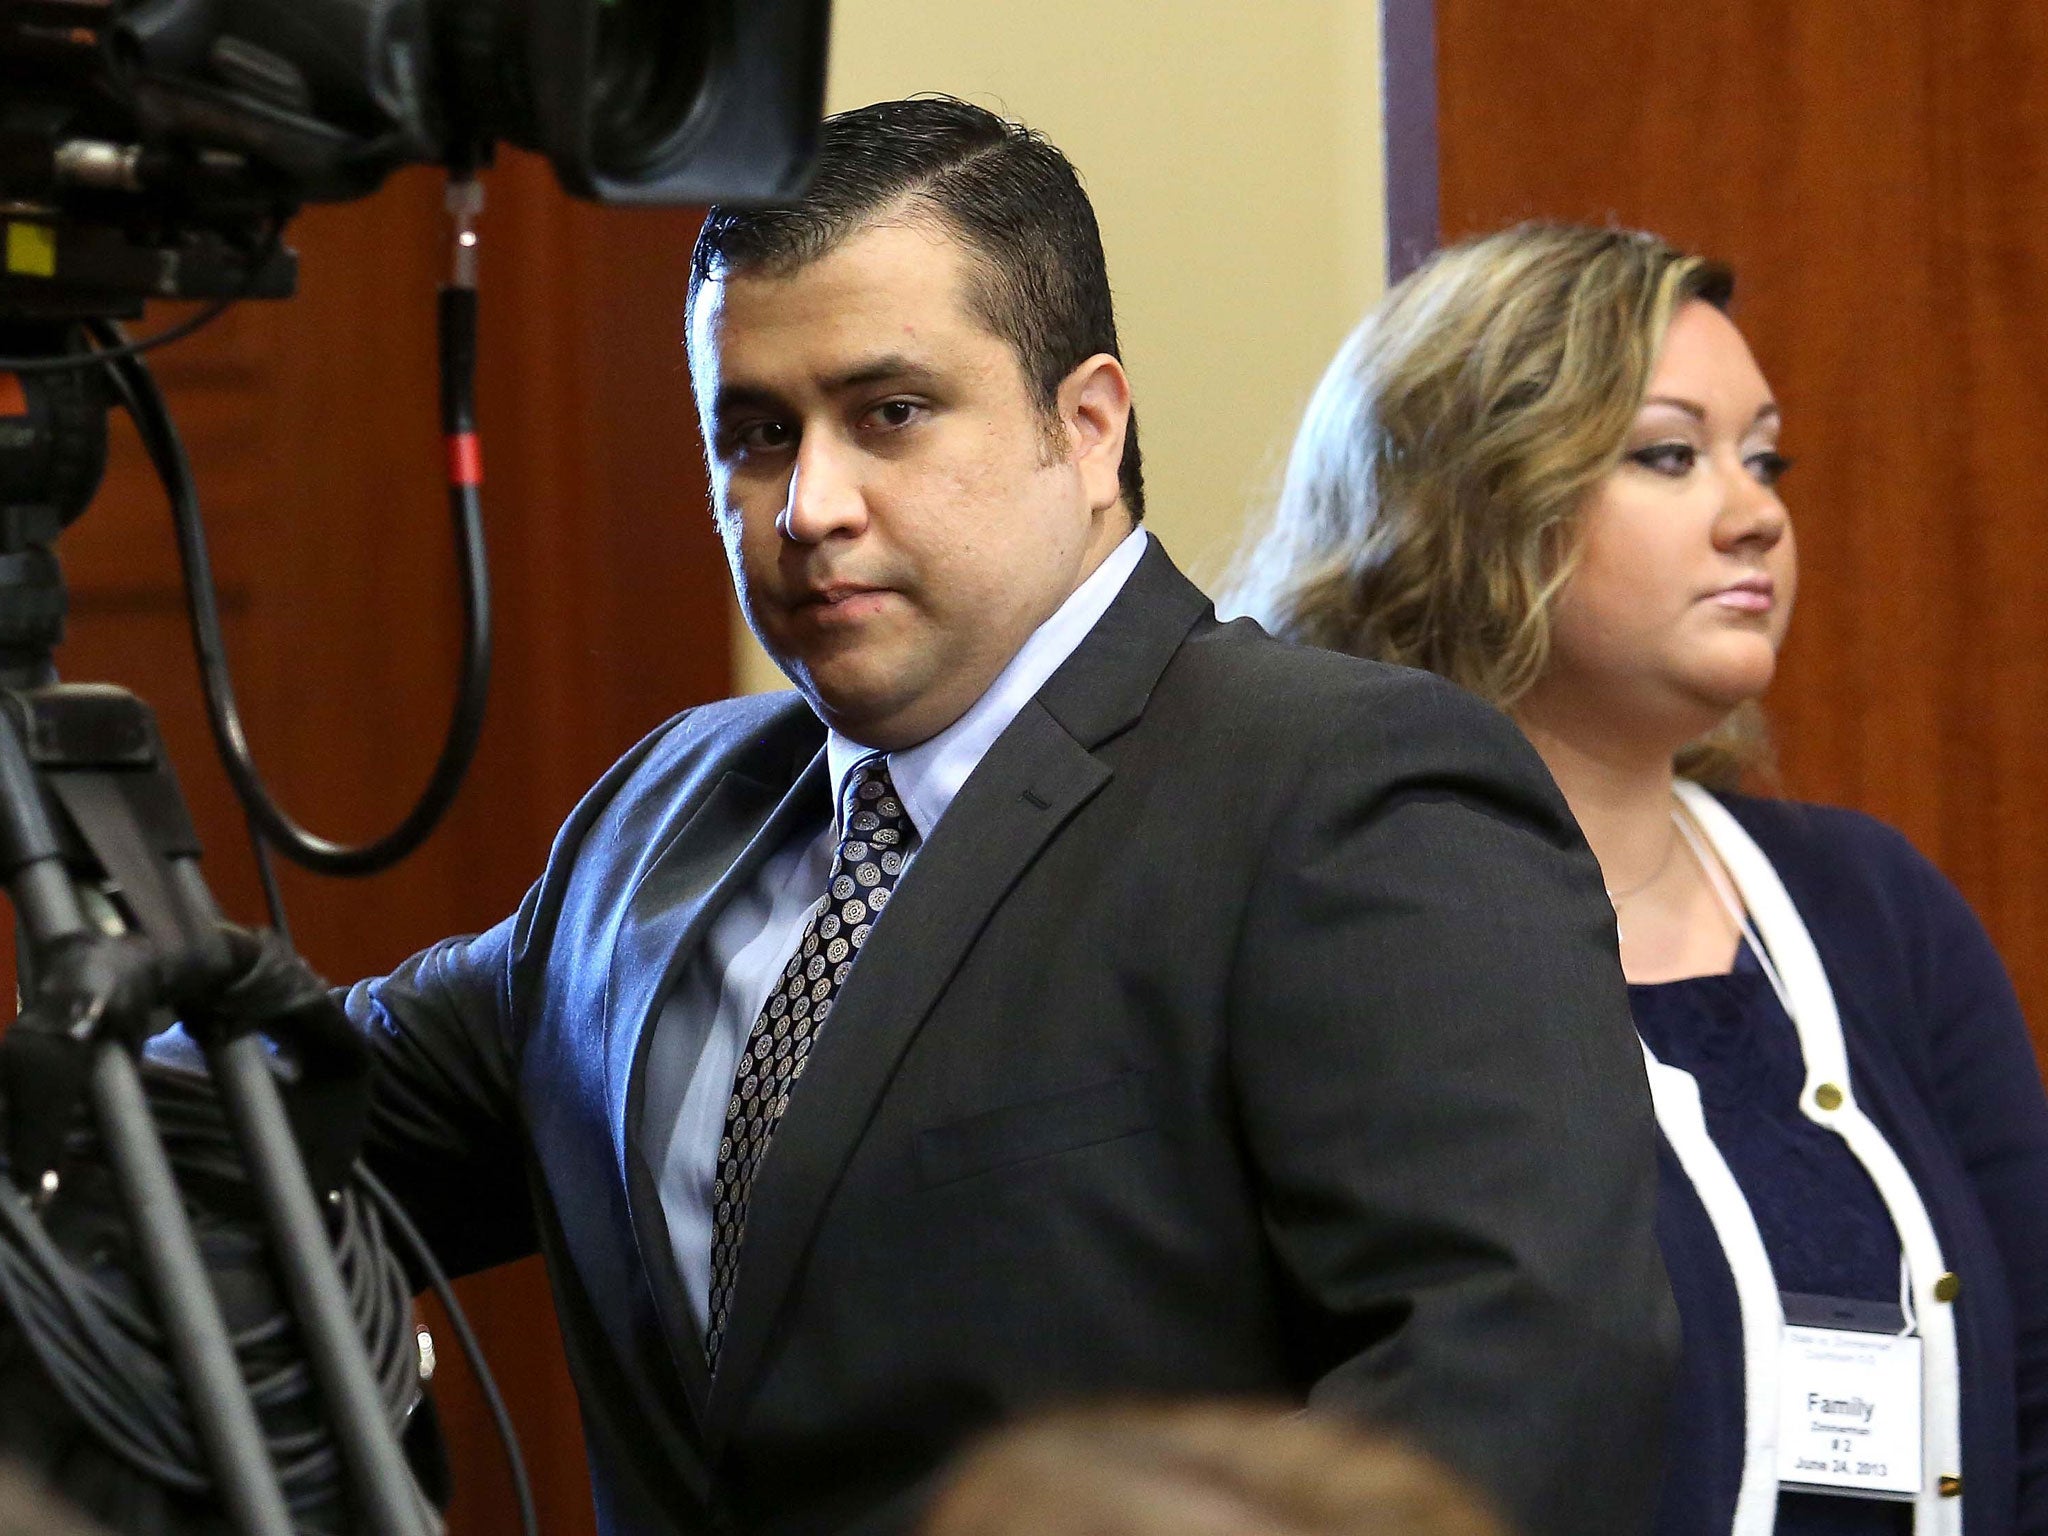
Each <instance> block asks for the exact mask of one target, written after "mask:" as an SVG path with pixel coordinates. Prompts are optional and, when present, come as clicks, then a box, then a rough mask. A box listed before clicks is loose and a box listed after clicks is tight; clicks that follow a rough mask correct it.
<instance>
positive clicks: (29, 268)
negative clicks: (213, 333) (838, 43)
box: [0, 0, 829, 316]
mask: <svg viewBox="0 0 2048 1536" xmlns="http://www.w3.org/2000/svg"><path fill="white" fill-rule="evenodd" d="M828 14H829V0H0V217H4V218H5V219H6V220H7V221H8V224H7V230H6V235H7V241H6V246H5V250H4V261H5V265H4V271H0V315H5V314H10V313H11V314H14V315H52V316H55V315H61V314H82V313H109V312H126V311H132V309H133V308H134V307H136V306H137V305H139V303H140V301H141V300H142V299H144V298H158V297H161V298H217V297H224V296H228V295H235V296H246V297H276V296H281V295H282V294H284V293H288V292H289V291H290V287H291V280H292V272H291V269H290V263H289V259H288V258H283V259H281V257H282V253H281V252H280V251H279V249H278V247H277V242H276V231H277V229H278V228H279V227H280V226H281V224H282V222H283V220H284V219H285V218H287V217H289V215H290V213H291V212H293V211H295V210H296V209H297V207H298V206H299V205H300V204H301V203H303V202H307V201H345V200H347V199H351V198H356V197H361V196H363V195H365V194H366V193H368V192H370V191H372V190H374V189H375V188H376V187H377V186H378V185H379V184H380V183H381V182H382V181H383V179H384V178H385V177H386V176H387V175H389V174H390V172H391V171H393V170H395V169H397V168H398V167H400V166H404V165H414V164H443V165H449V166H452V167H456V168H465V167H472V166H474V165H476V164H478V163H480V162H482V161H484V160H487V159H488V158H489V156H490V153H491V150H492V147H493V146H494V145H495V144H497V143H500V142H506V143H512V144H516V145H519V146H521V147H523V148H526V149H530V150H533V151H535V152H536V153H538V154H541V155H543V156H545V157H546V158H547V159H548V160H549V161H550V162H551V163H552V165H553V166H554V168H555V173H556V176H557V177H558V178H559V180H560V181H561V183H562V185H563V187H564V188H565V189H566V190H568V191H569V192H570V193H572V194H574V195H576V196H578V197H583V198H588V199H593V200H596V201H600V202H610V203H667V204H690V203H703V202H711V201H721V202H731V201H742V202H744V201H764V200H766V201H772V200H775V199H778V198H783V197H787V196H789V195H791V194H793V193H794V192H796V191H797V190H798V189H799V188H800V187H801V186H802V183H803V178H804V176H805V174H806V171H807V167H808V165H809V161H810V157H811V152H812V148H813V145H814V143H815V139H816V134H817V124H818V118H819V112H820V105H821V102H822V100H823V96H824V83H825V50H826V39H827V27H828ZM124 296H125V298H126V299H127V303H126V304H125V305H122V306H120V308H119V310H117V309H116V307H115V306H116V302H117V301H118V300H120V299H122V298H123V297H124Z"/></svg>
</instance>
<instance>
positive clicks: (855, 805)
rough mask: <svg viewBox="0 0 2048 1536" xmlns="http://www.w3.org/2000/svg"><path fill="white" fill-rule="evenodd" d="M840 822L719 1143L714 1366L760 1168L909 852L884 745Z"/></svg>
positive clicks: (753, 1038) (862, 768) (743, 1060)
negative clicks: (814, 904) (825, 871)
mask: <svg viewBox="0 0 2048 1536" xmlns="http://www.w3.org/2000/svg"><path fill="white" fill-rule="evenodd" d="M842 826H843V830H842V831H841V833H840V837H839V851H838V852H837V853H836V854H834V855H833V858H832V873H831V874H830V875H829V876H828V877H827V878H826V881H825V892H826V894H825V901H824V904H823V905H822V906H820V907H818V908H817V909H816V910H814V911H813V912H812V913H811V916H810V918H809V920H808V921H807V922H805V924H804V931H803V936H802V937H801V938H800V939H799V940H798V941H797V946H796V952H795V953H794V954H792V955H791V956H790V957H789V963H788V964H787V965H785V966H784V967H783V968H782V979H781V980H780V981H778V982H777V983H776V984H775V990H774V992H773V993H771V994H770V995H769V998H768V1003H767V1006H766V1007H764V1008H763V1009H762V1010H761V1016H760V1017H759V1018H757V1019H755V1020H754V1028H753V1031H752V1033H750V1034H749V1035H748V1036H747V1044H746V1049H745V1050H744V1051H743V1052H742V1053H741V1055H740V1059H739V1065H738V1067H737V1068H735V1069H734V1072H733V1086H732V1100H731V1102H730V1103H728V1104H727V1105H726V1106H725V1135H724V1138H723V1139H722V1140H721V1141H720V1142H719V1144H718V1172H717V1176H716V1178H715V1180H714V1181H713V1183H712V1186H711V1294H710V1302H711V1305H710V1314H711V1316H710V1324H709V1326H708V1327H707V1328H706V1329H705V1332H704V1358H705V1360H706V1362H707V1363H709V1365H710V1366H711V1368H712V1369H713V1370H716V1369H717V1368H718V1349H719V1345H720V1344H721V1343H722V1342H723V1341H724V1338H725V1324H726V1315H727V1313H728V1311H729V1310H730V1309H731V1306H732V1288H733V1280H734V1278H735V1277H736V1275H737V1274H738V1272H739V1254H740V1240H741V1239H742V1238H743V1237H744V1236H745V1235H746V1229H747V1196H748V1194H749V1192H750V1191H751V1190H752V1189H753V1187H754V1175H755V1173H756V1172H757V1171H758V1170H759V1169H760V1166H761V1158H762V1156H763V1154H765V1153H766V1152H767V1150H768V1141H769V1138H770V1137H772V1136H773V1135H774V1134H775V1127H776V1125H777V1124H778V1123H779V1122H780V1121H781V1119H782V1116H783V1113H784V1112H785V1111H786V1110H787V1109H788V1108H789V1095H790V1091H791V1090H792V1089H793V1088H794V1087H795V1086H796V1080H797V1079H798V1078H800V1077H802V1076H803V1075H804V1062H805V1061H806V1060H807V1059H808V1058H809V1056H810V1053H811V1046H812V1044H813V1043H814V1042H815V1041H816V1040H817V1038H818V1033H819V1031H820V1030H822V1029H823V1028H824V1025H825V1017H826V1015H827V1014H829V1013H831V1011H832V1004H833V1002H834V1000H835V999H836V998H837V997H838V995H839V990H840V988H841V987H843V986H845V985H846V978H847V975H848V974H849V973H850V972H851V971H852V970H853V962H854V957H855V956H857V955H858V954H859V953H860V951H861V946H862V945H864V944H866V943H867V940H868V930H869V928H870V927H871V926H872V925H873V923H874V921H875V919H876V918H877V917H879V916H880V915H881V912H882V909H883V908H884V907H886V906H887V905H888V904H889V897H890V895H891V894H892V893H893V892H894V890H895V889H896V880H897V877H898V876H899V875H901V874H902V873H903V862H904V860H905V859H906V858H908V857H909V854H910V839H911V836H912V829H911V824H910V818H909V817H908V816H906V815H905V814H904V811H903V802H902V801H901V800H900V799H898V798H897V795H896V789H895V786H894V785H892V784H891V783H890V782H889V769H888V766H887V764H886V763H885V762H884V760H883V758H882V755H881V754H880V753H876V754H875V755H874V756H872V757H867V758H863V759H862V760H861V761H860V762H859V763H857V764H855V765H854V770H853V772H851V773H850V774H848V775H847V776H846V790H845V796H844V802H843V822H842Z"/></svg>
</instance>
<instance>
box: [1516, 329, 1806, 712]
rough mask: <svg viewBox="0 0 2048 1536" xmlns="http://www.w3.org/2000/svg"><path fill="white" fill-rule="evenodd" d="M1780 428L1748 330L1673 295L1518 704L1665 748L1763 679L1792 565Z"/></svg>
mask: <svg viewBox="0 0 2048 1536" xmlns="http://www.w3.org/2000/svg"><path fill="white" fill-rule="evenodd" d="M1778 427H1779V421H1778V407H1777V405H1776V404H1775V403H1774V402H1773V401H1772V399H1771V391H1770V386H1769V385H1767V384H1766V383H1765V382H1764V377H1763V374H1762V373H1761V372H1759V371H1758V369H1757V366H1756V359H1755V358H1753V357H1751V356H1750V352H1749V347H1748V344H1747V343H1745V342H1744V341H1743V339H1742V333H1741V332H1740V331H1738V330H1736V328H1735V326H1734V323H1733V322H1732V321H1730V320H1729V318H1728V317H1727V316H1726V315H1724V314H1722V313H1721V311H1720V310H1718V309H1716V308H1714V307H1713V306H1712V305H1711V304H1706V303H1702V302H1700V301H1698V300H1694V301H1692V302H1690V303H1688V304H1686V305H1685V306H1683V307H1682V308H1681V309H1680V310H1679V311H1678V313H1677V314H1676V315H1675V316H1674V317H1673V319H1672V321H1671V328H1670V330H1669V331H1668V332H1667V333H1666V334H1665V338H1664V349H1663V353H1662V355H1661V356H1659V358H1658V359H1657V366H1656V369H1655V371H1654V372H1653V374H1652V375H1651V378H1650V387H1649V392H1648V394H1647V396H1646V397H1645V399H1644V401H1643V405H1642V408H1641V409H1640V410H1639V411H1637V412H1636V418H1635V421H1634V423H1633V424H1632V425H1631V427H1630V429H1629V435H1628V441H1627V444H1626V445H1625V447H1624V448H1623V452H1622V461H1621V464H1620V466H1619V467H1618V468H1617V469H1616V470H1615V471H1614V472H1613V473H1612V474H1610V475H1609V476H1608V477H1607V479H1606V480H1604V481H1603V482H1601V484H1600V486H1599V487H1598V488H1597V489H1596V490H1595V491H1594V492H1593V494H1592V496H1591V497H1590V498H1589V499H1588V501H1587V503H1586V506H1585V509H1584V512H1583V514H1582V518H1581V523H1580V529H1579V537H1580V551H1579V562H1578V566H1577V568H1576V569H1575V570H1574V572H1573V574H1572V576H1571V579H1570V580H1569V581H1568V582H1567V583H1566V585H1565V587H1564V589H1563V591H1561V592H1560V593H1559V594H1558V598H1557V604H1556V608H1555V611H1554V613H1553V616H1552V629H1551V655H1550V662H1549V665H1548V667H1547V668H1546V670H1545V673H1544V675H1543V677H1542V678H1541V679H1540V680H1539V681H1538V683H1537V686H1536V689H1535V690H1534V691H1533V692H1532V694H1531V695H1530V697H1529V699H1528V700H1527V703H1528V705H1529V706H1531V707H1532V709H1533V711H1534V712H1535V713H1536V714H1537V715H1539V716H1551V717H1554V716H1555V715H1556V713H1557V711H1558V710H1560V709H1562V710H1564V711H1567V712H1568V713H1569V714H1571V715H1573V716H1576V717H1580V718H1582V719H1588V720H1593V721H1598V722H1600V723H1601V724H1603V725H1604V726H1605V727H1606V728H1608V729H1617V728H1618V729H1622V730H1625V731H1627V732H1628V733H1629V734H1631V735H1633V736H1637V737H1641V738H1644V739H1645V740H1646V741H1648V740H1654V741H1655V743H1656V745H1657V746H1658V748H1659V750H1664V749H1666V748H1667V747H1668V748H1674V749H1675V748H1676V747H1678V746H1680V745H1683V744H1684V743H1685V742H1687V741H1690V740H1692V739H1693V738H1694V737H1696V736H1699V735H1700V734H1702V733H1703V732H1705V731H1707V730H1709V729H1711V728H1712V727H1713V726H1714V725H1716V724H1718V723H1719V722H1720V720H1721V719H1722V718H1723V717H1724V716H1725V715H1726V714H1727V713H1728V712H1729V711H1730V710H1731V709H1733V708H1734V707H1735V706H1736V705H1738V704H1740V703H1742V702H1743V701H1744V700H1746V699H1752V698H1755V697H1756V696H1757V695H1758V694H1760V693H1762V692H1763V691H1764V689H1765V688H1767V687H1768V686H1769V685H1770V681H1771V674H1772V672H1773V671H1774V670H1775V668H1776V666H1777V657H1778V646H1779V644H1780V643H1781V642H1782V641H1783V640H1784V638H1785V625H1786V623H1787V621H1788V620H1789V619H1790V618H1791V616H1792V595H1793V587H1794V585H1795V583H1796V581H1797V574H1798V572H1797V561H1796V560H1795V558H1794V555H1793V548H1792V523H1791V519H1790V517H1789V516H1788V515H1787V513H1786V511H1785V504H1784V503H1783V502H1782V501H1780V500H1779V499H1778V492H1777V483H1778V479H1779V477H1780V476H1781V475H1782V474H1783V473H1784V471H1785V469H1786V467H1787V462H1786V460H1785V459H1783V458H1782V457H1781V456H1780V455H1779V453H1778V451H1777V450H1778ZM1558 723H1562V721H1559V722H1558Z"/></svg>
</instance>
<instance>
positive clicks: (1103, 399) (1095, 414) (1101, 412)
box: [1059, 352, 1131, 512]
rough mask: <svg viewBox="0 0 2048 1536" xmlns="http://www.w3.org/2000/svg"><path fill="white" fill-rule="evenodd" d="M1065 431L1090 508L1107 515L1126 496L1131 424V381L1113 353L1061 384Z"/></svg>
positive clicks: (1069, 457) (1082, 366)
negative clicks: (1126, 446) (1127, 430)
mask: <svg viewBox="0 0 2048 1536" xmlns="http://www.w3.org/2000/svg"><path fill="white" fill-rule="evenodd" d="M1059 413H1060V425H1061V426H1062V427H1063V428H1064V429H1065V431H1066V438H1067V443H1066V455H1065V456H1066V459H1067V462H1068V463H1070V464H1072V465H1073V466H1074V467H1075V468H1076V469H1078V470H1079V471H1080V472H1081V484H1082V487H1083V488H1084V489H1085V491H1086V492H1087V496H1088V505H1089V507H1090V508H1091V509H1092V510H1094V511H1097V512H1106V511H1108V510H1109V509H1110V508H1111V507H1113V506H1115V505H1116V504H1117V501H1118V499H1119V498H1120V497H1121V496H1122V495H1123V485H1122V482H1121V480H1120V478H1119V471H1120V470H1121V469H1122V467H1123V460H1124V431H1125V428H1126V427H1127V426H1128V425H1129V423H1130V419H1131V381H1130V379H1129V378H1128V377H1127V376H1126V375H1125V373H1124V367H1123V364H1122V363H1119V362H1118V361H1117V360H1116V359H1115V358H1113V357H1111V356H1110V355H1109V354H1108V353H1107V352H1098V353H1096V354H1095V355H1094V356H1093V357H1091V358H1088V359H1087V360H1086V361H1084V362H1082V363H1081V364H1080V365H1079V366H1078V367H1076V368H1075V369H1074V371H1073V372H1072V373H1070V374H1068V375H1067V376H1066V378H1065V379H1064V380H1062V381H1061V383H1060V393H1059Z"/></svg>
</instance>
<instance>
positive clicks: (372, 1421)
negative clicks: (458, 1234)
mask: <svg viewBox="0 0 2048 1536" xmlns="http://www.w3.org/2000/svg"><path fill="white" fill-rule="evenodd" d="M207 1065H208V1066H209V1067H210V1068H211V1069H212V1072H213V1080H214V1084H215V1086H216V1087H218V1088H219V1090H220V1099H221V1105H222V1107H223V1108H224V1109H225V1110H226V1111H227V1115H228V1123H229V1124H230V1125H232V1126H233V1127H234V1132H235V1140H236V1141H237V1142H239V1143H240V1144H241V1148H242V1157H243V1161H244V1162H246V1163H247V1164H248V1169H249V1179H250V1182H251V1183H252V1184H254V1185H255V1187H256V1193H257V1196H258V1198H259V1199H260V1200H261V1202H262V1204H263V1213H264V1216H265V1217H266V1218H267V1219H268V1222H269V1226H270V1232H271V1240H272V1252H273V1253H274V1255H275V1257H276V1259H277V1262H278V1267H279V1268H280V1269H281V1270H282V1271H283V1272H284V1279H285V1288H286V1290H287V1291H288V1292H289V1294H290V1296H291V1300H292V1313H293V1316H294V1317H296V1318H297V1320H298V1324H299V1338H300V1342H301V1343H302V1344H303V1345H304V1346H305V1350H306V1356H307V1359H308V1360H309V1361H310V1362H311V1364H312V1367H313V1375H314V1378H315V1379H316V1380H317V1381H318V1382H319V1383H320V1390H321V1395H322V1397H323V1398H324V1399H325V1400H326V1403H327V1413H328V1420H329V1422H330V1423H331V1424H332V1425H333V1427H334V1438H335V1440H336V1442H337V1443H338V1444H339V1445H340V1447H341V1454H342V1459H343V1460H344V1461H345V1462H346V1463H347V1465H348V1469H349V1474H350V1478H349V1487H350V1492H351V1493H352V1494H353V1496H354V1498H355V1500H356V1505H357V1509H358V1511H359V1513H360V1515H361V1518H362V1520H363V1523H364V1526H365V1528H366V1529H368V1530H371V1531H374V1532H376V1533H377V1536H430V1533H435V1532H438V1531H439V1530H440V1525H441V1522H440V1520H439V1518H438V1517H437V1516H435V1515H434V1514H432V1513H431V1511H430V1510H429V1507H428V1505H427V1503H426V1500H425V1498H424V1497H423V1496H422V1495H421V1493H420V1492H419V1489H418V1486H417V1485H416V1484H415V1483H414V1481H413V1476H412V1469H411V1468H410V1467H408V1466H407V1465H406V1461H405V1454H404V1452H403V1451H402V1450H400V1449H399V1445H398V1438H397V1436H396V1435H394V1434H393V1433H392V1430H391V1426H390V1422H389V1421H388V1420H387V1419H386V1418H385V1416H384V1401H383V1397H382V1395H381V1394H380V1393H379V1392H378V1390H377V1383H376V1381H375V1380H374V1379H373V1378H372V1376H371V1374H370V1361H369V1356H368V1355H367V1354H365V1353H364V1351H363V1341H362V1337H361V1335H359V1334H358V1333H357V1332H356V1326H355V1317H354V1314H353V1313H352V1312H351V1310H350V1308H349V1303H348V1294H347V1292H346V1290H344V1288H343V1286H342V1281H341V1271H340V1270H339V1269H338V1268H337V1267H336V1265H335V1262H334V1247H333V1244H332V1242H331V1241H330V1240H329V1238H328V1235H327V1226H326V1223H325V1222H324V1221H322V1220H321V1217H320V1207H319V1204H318V1201H317V1200H316V1198H315V1196H314V1194H313V1187H312V1185H311V1184H310V1183H309V1182H308V1181H307V1179H306V1165H305V1163H304V1161H303V1160H302V1159H301V1158H300V1156H299V1148H298V1143H297V1142H296V1141H294V1140H293V1139H292V1132H291V1126H290V1124H289V1122H288V1121H287V1120H286V1119H285V1113H284V1105H283V1103H282V1102H281V1101H280V1100H279V1098H278V1093H277V1084H276V1082H275V1081H274V1080H273V1079H272V1077H271V1075H270V1066H269V1062H268V1059H267V1056H266V1053H265V1050H264V1046H263V1042H262V1041H261V1040H259V1039H258V1038H257V1037H256V1036H254V1035H238V1036H235V1037H234V1038H232V1039H230V1040H227V1041H225V1042H223V1043H221V1044H219V1045H217V1046H214V1047H212V1048H211V1049H209V1050H208V1052H207Z"/></svg>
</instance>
